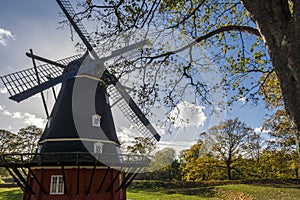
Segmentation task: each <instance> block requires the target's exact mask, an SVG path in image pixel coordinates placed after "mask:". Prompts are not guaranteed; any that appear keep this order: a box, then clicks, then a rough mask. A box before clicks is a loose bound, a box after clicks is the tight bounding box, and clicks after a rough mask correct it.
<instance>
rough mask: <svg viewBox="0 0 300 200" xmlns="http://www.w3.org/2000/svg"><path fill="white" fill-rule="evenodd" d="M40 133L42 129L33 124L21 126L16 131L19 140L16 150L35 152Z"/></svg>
mask: <svg viewBox="0 0 300 200" xmlns="http://www.w3.org/2000/svg"><path fill="white" fill-rule="evenodd" d="M42 133H43V130H42V129H40V128H38V127H36V126H34V125H31V126H27V127H25V128H21V129H20V130H19V131H18V133H17V135H18V140H19V145H18V147H17V149H18V152H20V153H35V151H36V148H37V145H38V140H39V139H40V137H41V135H42Z"/></svg>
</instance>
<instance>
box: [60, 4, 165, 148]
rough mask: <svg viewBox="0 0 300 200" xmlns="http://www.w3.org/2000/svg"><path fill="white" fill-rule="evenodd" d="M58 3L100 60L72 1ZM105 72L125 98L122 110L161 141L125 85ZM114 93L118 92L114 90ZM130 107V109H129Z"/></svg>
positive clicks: (118, 52) (92, 52) (90, 49)
mask: <svg viewBox="0 0 300 200" xmlns="http://www.w3.org/2000/svg"><path fill="white" fill-rule="evenodd" d="M57 3H58V4H59V6H60V7H61V9H62V10H63V12H64V14H65V15H66V17H67V18H68V20H69V22H70V23H71V25H72V26H73V28H74V29H75V31H76V32H77V34H78V35H79V37H80V38H81V40H82V41H83V43H84V44H85V46H86V47H87V49H88V51H89V52H91V54H92V55H93V57H94V58H95V59H96V60H97V59H98V60H99V61H100V60H101V59H100V58H99V56H98V55H97V54H96V53H95V51H94V49H93V45H92V44H91V43H90V41H92V39H91V38H90V36H89V35H88V33H87V31H86V29H85V28H84V26H83V25H82V23H81V22H80V19H79V18H78V17H77V15H76V13H75V11H74V9H73V7H72V5H71V4H70V2H69V1H68V0H57ZM129 50H131V49H129ZM121 53H125V51H118V50H117V51H115V54H121ZM115 54H114V53H112V56H116V55H115ZM103 74H104V75H105V76H108V77H109V79H110V82H111V83H112V84H113V85H114V87H115V89H116V91H117V92H118V94H119V95H120V97H121V98H123V101H122V102H123V103H117V105H118V107H119V108H120V109H121V110H122V112H123V113H124V114H125V116H126V117H127V118H128V119H129V121H132V120H133V119H134V121H132V122H134V123H133V124H142V125H143V127H144V128H145V129H143V130H142V129H141V128H138V130H140V131H141V133H143V134H144V135H145V136H146V137H149V135H148V134H147V133H151V135H150V136H151V137H150V138H151V139H150V140H151V141H152V142H154V143H155V142H157V141H159V140H160V136H159V134H158V133H157V131H156V130H155V129H154V127H153V126H152V125H151V123H150V122H149V120H148V119H147V118H146V116H145V115H144V114H143V112H142V111H141V110H140V109H139V107H138V106H137V104H136V103H135V102H134V100H133V99H132V98H131V97H130V95H129V94H128V92H127V91H126V90H125V87H124V86H122V84H121V83H120V82H119V81H118V79H117V77H116V76H115V75H114V74H112V73H110V72H109V71H108V70H107V69H105V70H104V73H103ZM104 78H105V77H104ZM114 94H116V92H114ZM112 96H115V95H112ZM125 104H127V105H126V106H124V105H125ZM128 107H129V108H130V109H128ZM125 110H126V111H125ZM129 113H130V114H129ZM133 116H134V117H133ZM137 126H138V127H140V126H139V125H137ZM145 130H148V131H145Z"/></svg>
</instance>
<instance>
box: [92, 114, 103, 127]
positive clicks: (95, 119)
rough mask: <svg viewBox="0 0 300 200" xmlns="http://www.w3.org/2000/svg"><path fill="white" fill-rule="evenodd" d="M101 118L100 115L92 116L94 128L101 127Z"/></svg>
mask: <svg viewBox="0 0 300 200" xmlns="http://www.w3.org/2000/svg"><path fill="white" fill-rule="evenodd" d="M100 124H101V116H100V115H98V114H95V115H92V126H95V127H100Z"/></svg>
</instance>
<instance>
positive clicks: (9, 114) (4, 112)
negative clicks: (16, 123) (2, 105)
mask: <svg viewBox="0 0 300 200" xmlns="http://www.w3.org/2000/svg"><path fill="white" fill-rule="evenodd" d="M3 114H4V115H8V116H12V114H11V113H10V112H9V111H8V110H3Z"/></svg>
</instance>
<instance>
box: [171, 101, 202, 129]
mask: <svg viewBox="0 0 300 200" xmlns="http://www.w3.org/2000/svg"><path fill="white" fill-rule="evenodd" d="M203 109H204V107H203V106H197V105H195V104H191V103H189V102H186V101H183V102H181V103H179V104H178V105H177V107H176V108H174V109H173V110H172V111H171V113H170V115H169V117H170V119H171V121H172V122H173V123H174V127H175V128H186V127H188V126H196V127H199V126H204V123H205V121H206V118H207V117H206V116H205V113H204V112H203Z"/></svg>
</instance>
